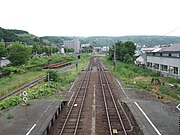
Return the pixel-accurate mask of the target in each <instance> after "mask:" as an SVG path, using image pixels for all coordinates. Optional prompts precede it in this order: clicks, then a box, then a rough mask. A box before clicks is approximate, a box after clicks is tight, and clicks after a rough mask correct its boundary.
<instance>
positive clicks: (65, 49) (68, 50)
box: [64, 48, 74, 53]
mask: <svg viewBox="0 0 180 135" xmlns="http://www.w3.org/2000/svg"><path fill="white" fill-rule="evenodd" d="M64 52H65V53H70V52H71V53H72V52H74V49H73V48H64Z"/></svg>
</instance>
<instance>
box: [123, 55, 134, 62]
mask: <svg viewBox="0 0 180 135" xmlns="http://www.w3.org/2000/svg"><path fill="white" fill-rule="evenodd" d="M124 63H127V64H132V63H133V58H132V57H131V56H130V55H129V53H128V54H126V55H125V56H124Z"/></svg>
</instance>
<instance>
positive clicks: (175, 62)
mask: <svg viewBox="0 0 180 135" xmlns="http://www.w3.org/2000/svg"><path fill="white" fill-rule="evenodd" d="M146 66H147V67H148V68H150V69H152V70H155V71H158V72H160V73H162V74H163V75H165V76H170V77H176V78H180V44H174V45H171V46H170V47H163V48H160V49H156V50H153V51H151V52H147V56H146Z"/></svg>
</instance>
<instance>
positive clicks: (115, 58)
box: [114, 44, 116, 70]
mask: <svg viewBox="0 0 180 135" xmlns="http://www.w3.org/2000/svg"><path fill="white" fill-rule="evenodd" d="M115 68H116V44H115V45H114V70H115Z"/></svg>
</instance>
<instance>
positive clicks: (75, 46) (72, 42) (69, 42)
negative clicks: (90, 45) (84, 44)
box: [64, 37, 80, 53]
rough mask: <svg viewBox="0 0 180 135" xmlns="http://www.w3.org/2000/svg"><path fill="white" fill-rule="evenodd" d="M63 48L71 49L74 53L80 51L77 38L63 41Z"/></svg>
mask: <svg viewBox="0 0 180 135" xmlns="http://www.w3.org/2000/svg"><path fill="white" fill-rule="evenodd" d="M64 47H65V48H73V49H74V53H79V51H80V41H79V39H78V38H76V37H74V38H73V39H72V40H67V41H64Z"/></svg>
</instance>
